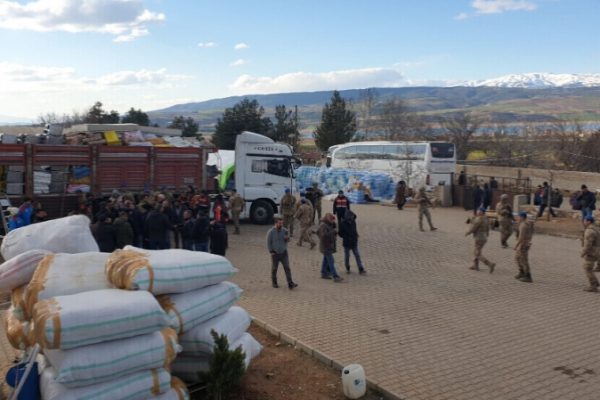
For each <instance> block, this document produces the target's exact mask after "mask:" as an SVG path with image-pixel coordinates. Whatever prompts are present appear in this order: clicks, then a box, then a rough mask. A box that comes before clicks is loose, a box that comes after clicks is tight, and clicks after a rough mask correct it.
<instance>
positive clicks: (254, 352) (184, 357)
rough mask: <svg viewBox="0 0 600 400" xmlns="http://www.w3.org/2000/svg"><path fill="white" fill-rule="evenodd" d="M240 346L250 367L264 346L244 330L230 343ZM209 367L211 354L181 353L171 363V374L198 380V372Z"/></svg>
mask: <svg viewBox="0 0 600 400" xmlns="http://www.w3.org/2000/svg"><path fill="white" fill-rule="evenodd" d="M240 346H242V351H243V352H244V353H245V355H246V357H245V359H244V364H245V365H246V368H248V367H249V366H250V362H251V361H252V360H253V359H254V357H256V356H258V355H259V354H260V352H261V350H262V346H261V345H260V343H258V342H257V341H256V339H254V337H253V336H252V335H251V334H249V333H248V332H244V333H243V334H242V336H240V337H239V339H238V340H236V341H235V342H233V343H230V344H229V349H230V350H235V349H237V348H238V347H240ZM208 369H209V356H192V355H188V354H185V353H181V354H180V355H178V356H177V358H176V359H175V362H173V364H172V365H171V374H173V375H174V376H177V377H178V378H181V379H183V380H184V381H185V382H197V381H198V372H206V371H208Z"/></svg>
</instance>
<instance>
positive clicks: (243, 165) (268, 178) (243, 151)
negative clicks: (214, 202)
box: [218, 131, 299, 224]
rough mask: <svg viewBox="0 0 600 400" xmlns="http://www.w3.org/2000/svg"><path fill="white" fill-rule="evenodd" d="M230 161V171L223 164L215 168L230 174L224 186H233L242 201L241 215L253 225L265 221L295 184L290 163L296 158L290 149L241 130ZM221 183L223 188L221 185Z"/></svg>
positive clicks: (268, 220) (274, 212) (292, 166)
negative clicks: (232, 179) (243, 202)
mask: <svg viewBox="0 0 600 400" xmlns="http://www.w3.org/2000/svg"><path fill="white" fill-rule="evenodd" d="M234 160H235V161H234V168H235V172H234V173H232V172H231V168H230V166H227V165H223V163H219V164H221V165H219V166H218V167H219V170H220V172H221V174H225V173H227V172H228V171H229V174H230V175H231V176H232V177H234V183H233V185H231V184H227V186H229V187H231V186H233V187H234V188H235V189H236V191H237V192H238V193H239V194H240V196H242V198H243V199H244V200H245V201H246V207H245V209H244V213H243V214H242V215H241V217H242V218H249V219H250V220H251V221H252V222H253V223H256V224H266V223H269V222H270V221H271V220H272V219H273V215H274V214H276V213H277V212H278V209H279V201H280V200H281V198H282V197H283V195H284V194H285V189H288V188H289V189H291V190H293V188H294V187H295V175H294V164H295V163H296V162H299V161H298V160H297V159H295V158H294V157H293V154H292V148H291V147H290V146H289V145H288V144H285V143H276V142H275V141H273V140H272V139H270V138H268V137H266V136H263V135H260V134H258V133H253V132H246V131H245V132H242V133H240V134H239V135H238V136H237V138H236V141H235V157H234ZM229 180H230V177H229V176H225V179H222V181H224V182H228V181H229ZM221 186H222V187H221V189H225V188H224V186H225V184H223V185H221Z"/></svg>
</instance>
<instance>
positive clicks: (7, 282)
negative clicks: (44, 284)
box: [0, 250, 51, 292]
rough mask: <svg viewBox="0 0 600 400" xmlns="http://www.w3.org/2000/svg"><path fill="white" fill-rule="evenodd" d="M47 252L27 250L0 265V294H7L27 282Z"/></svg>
mask: <svg viewBox="0 0 600 400" xmlns="http://www.w3.org/2000/svg"><path fill="white" fill-rule="evenodd" d="M50 253H51V252H49V251H48V250H29V251H26V252H25V253H22V254H19V255H18V256H16V257H13V258H11V259H10V260H8V261H5V262H3V263H2V264H1V265H0V292H8V291H10V290H13V289H15V288H17V287H19V286H21V285H25V284H27V283H28V282H29V280H30V279H31V277H32V276H33V273H34V271H35V268H36V267H37V265H38V263H39V262H40V261H41V260H42V258H44V257H45V256H46V255H48V254H50Z"/></svg>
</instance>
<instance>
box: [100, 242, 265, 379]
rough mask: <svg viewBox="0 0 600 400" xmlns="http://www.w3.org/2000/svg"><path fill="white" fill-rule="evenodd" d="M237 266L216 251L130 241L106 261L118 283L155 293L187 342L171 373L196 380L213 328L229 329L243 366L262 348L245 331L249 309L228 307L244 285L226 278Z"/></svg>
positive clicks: (207, 353) (226, 331)
mask: <svg viewBox="0 0 600 400" xmlns="http://www.w3.org/2000/svg"><path fill="white" fill-rule="evenodd" d="M235 272H237V269H235V268H234V267H233V266H232V265H231V263H230V262H229V260H227V259H226V258H225V257H221V256H218V255H214V254H208V253H204V252H194V251H188V250H179V249H171V250H143V249H137V248H135V247H131V246H127V247H126V248H125V249H123V250H121V251H119V250H117V251H116V252H114V253H113V254H112V256H111V257H110V258H109V260H108V262H107V264H106V275H107V277H108V279H109V281H110V282H111V283H112V284H114V285H115V286H116V287H118V288H123V289H138V290H148V291H150V292H152V293H154V294H155V295H156V296H157V299H158V301H159V303H160V304H161V306H162V307H163V309H164V310H165V311H166V312H167V314H168V315H169V317H170V320H171V327H173V328H174V329H175V330H176V331H177V333H178V334H179V339H180V341H181V340H183V339H184V338H186V339H185V340H186V341H187V345H183V346H182V347H183V353H181V355H179V356H178V357H177V358H176V360H175V362H174V363H173V366H172V373H173V375H175V376H179V377H181V378H182V379H184V380H186V381H188V382H193V381H196V380H197V372H200V371H206V370H207V369H208V359H209V357H210V354H211V353H212V349H213V345H214V343H213V340H212V337H211V335H210V331H211V329H214V330H215V331H217V333H219V334H225V335H227V337H228V339H229V343H230V348H232V349H233V348H237V347H238V346H239V345H242V348H243V350H244V351H245V353H246V366H247V365H248V364H249V363H250V360H251V359H252V358H253V357H255V356H256V355H258V353H260V350H261V349H262V347H261V346H260V344H259V343H258V342H256V340H255V339H254V338H253V337H252V336H251V335H250V334H245V333H244V332H245V331H246V329H248V326H249V325H250V316H249V315H248V313H247V312H246V311H244V310H243V309H241V308H240V307H232V306H233V305H234V304H235V302H236V301H237V300H238V299H239V297H240V295H241V293H242V290H241V289H240V288H239V287H238V286H237V285H235V284H233V283H231V282H227V281H225V280H226V279H228V278H229V277H231V276H232V275H233V274H235ZM201 342H202V343H201ZM238 342H239V343H238ZM188 347H189V351H188ZM190 359H191V360H192V361H190ZM180 365H185V367H184V368H183V367H180Z"/></svg>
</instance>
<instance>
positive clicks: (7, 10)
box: [0, 0, 165, 42]
mask: <svg viewBox="0 0 600 400" xmlns="http://www.w3.org/2000/svg"><path fill="white" fill-rule="evenodd" d="M164 20H165V15H164V14H163V13H157V12H153V11H150V10H147V9H145V8H144V5H143V3H142V1H141V0H85V1H80V0H37V1H29V2H26V3H24V4H22V3H20V2H17V1H10V0H0V28H2V29H11V30H31V31H37V32H53V31H62V32H71V33H78V32H97V33H106V34H110V35H113V36H115V39H114V41H115V42H126V41H131V40H134V39H136V38H139V37H142V36H146V35H148V34H149V33H150V31H149V29H148V26H149V25H151V24H153V23H157V22H162V21H164Z"/></svg>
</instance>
